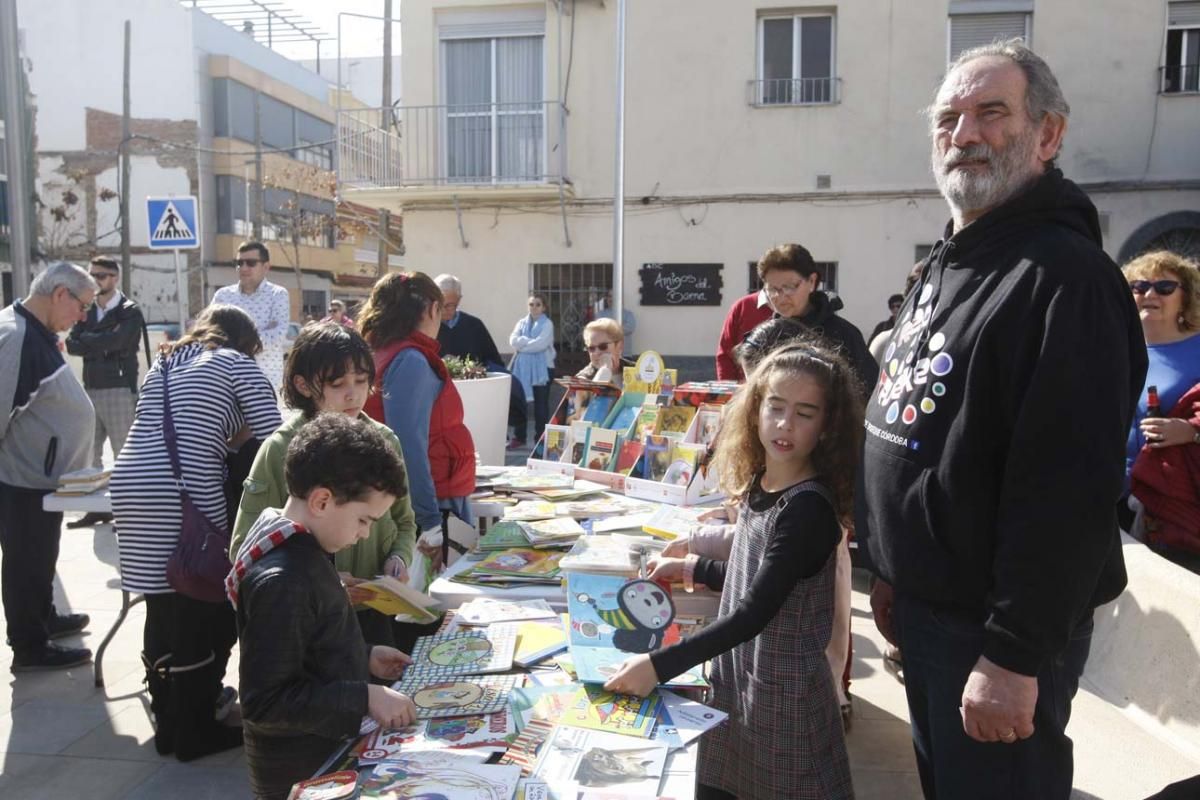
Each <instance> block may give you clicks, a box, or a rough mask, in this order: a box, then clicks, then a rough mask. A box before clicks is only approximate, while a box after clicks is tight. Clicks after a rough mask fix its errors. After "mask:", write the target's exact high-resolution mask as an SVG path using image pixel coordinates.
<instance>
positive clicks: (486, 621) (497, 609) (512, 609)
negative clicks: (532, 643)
mask: <svg viewBox="0 0 1200 800" xmlns="http://www.w3.org/2000/svg"><path fill="white" fill-rule="evenodd" d="M454 619H455V621H457V622H458V624H459V625H491V624H492V623H494V622H521V621H524V620H531V619H548V620H552V621H557V620H558V614H557V613H556V612H555V611H554V609H553V608H551V607H550V604H549V603H547V602H546V601H545V600H543V599H542V598H540V597H539V598H535V599H533V600H498V599H496V598H494V597H476V598H474V599H472V600H468V601H467V602H465V603H463V604H462V605H461V606H459V608H458V611H455V612H454ZM518 636H520V631H518Z"/></svg>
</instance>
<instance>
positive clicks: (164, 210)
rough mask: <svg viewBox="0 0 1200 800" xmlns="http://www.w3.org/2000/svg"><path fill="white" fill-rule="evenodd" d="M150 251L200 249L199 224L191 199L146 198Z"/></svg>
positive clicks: (193, 202)
mask: <svg viewBox="0 0 1200 800" xmlns="http://www.w3.org/2000/svg"><path fill="white" fill-rule="evenodd" d="M146 218H147V220H148V221H149V225H150V249H152V250H194V249H195V248H197V247H199V246H200V224H199V220H198V219H197V217H196V198H194V197H147V198H146Z"/></svg>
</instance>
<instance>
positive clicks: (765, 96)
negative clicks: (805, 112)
mask: <svg viewBox="0 0 1200 800" xmlns="http://www.w3.org/2000/svg"><path fill="white" fill-rule="evenodd" d="M746 88H747V95H748V100H749V103H750V105H752V106H820V105H830V104H832V103H838V102H841V94H842V91H841V90H842V79H841V78H770V79H767V80H759V81H747V87H746Z"/></svg>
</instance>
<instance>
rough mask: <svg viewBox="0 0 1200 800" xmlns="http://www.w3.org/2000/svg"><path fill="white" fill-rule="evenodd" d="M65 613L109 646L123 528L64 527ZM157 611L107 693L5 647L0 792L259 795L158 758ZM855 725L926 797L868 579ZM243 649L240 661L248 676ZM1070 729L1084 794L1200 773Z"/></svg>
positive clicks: (112, 652)
mask: <svg viewBox="0 0 1200 800" xmlns="http://www.w3.org/2000/svg"><path fill="white" fill-rule="evenodd" d="M56 591H57V595H58V602H59V608H60V610H67V609H69V610H71V611H85V612H87V613H88V614H90V615H91V617H92V623H91V627H90V632H89V633H87V634H85V635H84V636H82V637H75V638H73V639H67V640H65V642H66V643H67V644H74V645H78V644H84V645H87V646H89V647H91V648H93V649H95V648H96V647H98V645H99V642H100V639H101V638H102V637H103V635H104V632H105V631H107V630H108V628H109V627H110V626H111V625H112V623H113V621H114V620H115V619H116V616H117V612H118V610H119V609H120V605H121V593H120V590H119V588H118V578H117V547H116V541H115V536H114V534H113V529H112V527H111V526H108V525H101V526H99V527H97V528H95V529H82V530H75V531H72V530H64V531H63V539H62V555H61V557H60V559H59V570H58V581H57V585H56ZM144 619H145V612H144V607H143V606H141V605H139V606H136V607H135V608H134V610H133V611H132V612H131V613H130V615H129V618H128V619H127V620H126V622H125V624H124V626H123V627H122V628H121V630H120V631H119V632H118V634H117V636H116V638H114V639H113V642H112V644H111V645H110V648H109V651H108V653H107V654H106V657H105V659H104V672H105V678H106V682H107V686H106V687H105V688H104V689H103V690H101V689H97V688H94V687H93V686H92V668H91V666H88V667H84V668H80V669H73V670H66V671H61V672H48V673H26V674H22V675H20V676H14V675H12V674H11V673H10V672H9V669H8V668H9V665H10V663H11V658H12V656H11V652H10V651H9V650H8V648H0V676H2V677H0V701H2V705H0V712H2V713H0V741H2V742H3V748H2V749H3V753H0V797H4V798H14V800H15V798H21V799H22V800H40V798H47V799H49V798H54V799H55V800H61V798H71V797H86V798H89V800H116V799H117V798H127V799H129V800H133V799H135V798H136V800H158V799H159V798H180V800H192V799H193V798H196V799H197V800H200V799H201V798H212V799H213V800H240V798H248V797H249V796H250V794H249V789H248V782H247V778H246V767H245V763H244V760H243V757H242V751H241V750H240V749H239V750H234V751H231V752H229V753H225V754H221V755H217V756H212V757H209V758H205V759H201V760H199V761H196V762H192V763H189V764H180V763H178V762H177V761H175V760H174V759H172V758H163V757H160V756H158V755H157V754H156V753H155V752H154V745H153V741H152V738H153V730H152V728H151V725H150V721H149V712H148V708H147V704H148V699H147V695H146V694H145V693H144V691H143V685H142V675H143V671H142V666H141V664H140V662H139V660H138V653H139V651H140V650H141V635H142V624H143V621H144ZM853 634H854V666H853V677H854V684H853V686H852V688H851V692H852V693H853V695H854V703H855V720H854V727H853V730H852V731H851V733H850V735H849V738H848V742H849V748H850V758H851V766H852V769H853V773H854V783H855V788H856V790H857V794H858V797H859V798H860V800H916V798H920V797H921V792H920V787H919V784H918V781H917V777H916V772H915V765H914V762H913V755H912V747H911V743H910V740H909V734H908V722H907V715H906V708H905V701H904V690H903V686H902V684H901V683H900V681H899V679H898V677H897V675H896V674H895V673H893V672H891V671H889V670H888V669H886V668H885V667H884V665H883V659H882V655H881V653H882V644H883V641H882V638H881V637H880V636H879V634H878V632H877V631H876V630H875V626H874V624H873V623H872V621H871V617H870V611H869V609H868V606H867V597H866V594H865V575H863V574H856V576H855V594H854V617H853ZM236 669H237V651H236V650H235V651H234V658H233V660H232V662H231V663H230V670H231V672H230V682H236V680H235V678H236V674H237V673H236ZM1075 709H1076V713H1075V717H1074V719H1073V720H1072V725H1071V733H1072V736H1073V737H1074V738H1075V742H1076V753H1077V756H1078V761H1077V774H1076V782H1075V783H1076V787H1077V791H1076V793H1075V796H1076V797H1077V798H1079V799H1080V800H1085V799H1087V798H1104V800H1140V799H1141V798H1144V797H1146V796H1147V795H1149V794H1151V793H1152V792H1153V791H1157V790H1158V789H1160V788H1161V787H1162V786H1163V785H1164V784H1166V783H1168V782H1170V781H1173V780H1178V779H1180V778H1183V777H1186V776H1188V775H1193V774H1198V773H1200V763H1196V762H1194V761H1190V760H1188V759H1187V758H1185V757H1184V756H1183V755H1180V754H1177V753H1175V752H1174V751H1172V750H1171V749H1170V747H1169V746H1167V745H1165V744H1164V743H1162V742H1160V741H1158V740H1156V739H1154V738H1153V737H1152V736H1151V735H1149V734H1148V733H1146V732H1145V731H1143V730H1142V729H1140V728H1138V727H1136V726H1135V725H1134V724H1133V723H1132V722H1130V721H1128V719H1127V718H1126V717H1125V716H1124V715H1123V714H1122V713H1121V712H1120V711H1119V710H1118V709H1116V708H1115V707H1113V706H1111V705H1109V704H1107V703H1105V702H1103V701H1101V700H1100V699H1098V698H1097V697H1096V696H1095V695H1093V694H1091V693H1089V692H1087V691H1081V692H1080V695H1079V697H1078V699H1077V700H1076V705H1075Z"/></svg>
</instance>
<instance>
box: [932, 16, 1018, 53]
mask: <svg viewBox="0 0 1200 800" xmlns="http://www.w3.org/2000/svg"><path fill="white" fill-rule="evenodd" d="M1028 19H1029V15H1028V14H1023V13H1014V14H955V15H954V16H952V17H950V60H951V61H953V60H954V59H956V58H958V54H959V53H961V52H963V51H964V50H970V49H971V48H972V47H980V46H982V45H985V44H991V43H992V42H994V41H997V40H1004V39H1011V38H1013V37H1014V36H1015V37H1018V38H1020V39H1024V38H1025V29H1026V23H1027V20H1028Z"/></svg>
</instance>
